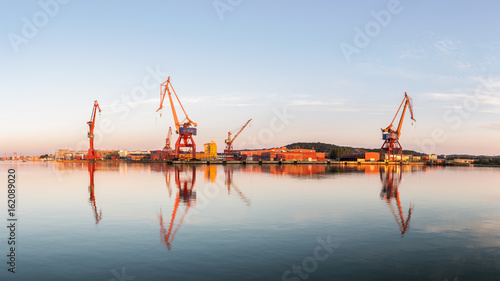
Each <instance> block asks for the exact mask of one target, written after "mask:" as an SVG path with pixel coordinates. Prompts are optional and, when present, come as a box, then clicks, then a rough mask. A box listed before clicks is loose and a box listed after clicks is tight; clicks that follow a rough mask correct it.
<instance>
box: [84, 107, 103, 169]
mask: <svg viewBox="0 0 500 281" xmlns="http://www.w3.org/2000/svg"><path fill="white" fill-rule="evenodd" d="M97 110H99V115H100V114H101V107H100V106H99V103H98V102H97V101H94V107H93V108H92V113H91V114H90V121H89V122H87V125H89V132H88V134H87V136H88V138H89V142H90V144H89V151H88V154H87V156H85V157H84V159H87V160H97V159H99V157H97V155H96V153H95V149H94V127H95V115H96V112H97Z"/></svg>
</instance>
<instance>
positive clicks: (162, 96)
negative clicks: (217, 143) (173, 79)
mask: <svg viewBox="0 0 500 281" xmlns="http://www.w3.org/2000/svg"><path fill="white" fill-rule="evenodd" d="M170 89H172V91H173V92H174V95H175V98H176V99H177V102H178V103H179V105H180V106H181V109H182V112H184V115H185V116H186V117H185V120H187V121H188V122H186V123H184V124H181V123H180V122H179V118H178V117H177V111H176V110H175V106H174V101H173V99H172V92H170ZM167 93H168V98H169V101H170V107H171V108H172V115H173V116H174V122H175V128H176V129H177V132H179V130H180V127H181V125H182V126H183V127H191V126H193V127H196V126H197V124H196V123H195V122H193V120H191V119H189V117H188V115H187V113H186V110H184V106H183V105H182V103H181V101H180V99H179V96H177V93H176V92H175V89H174V87H173V86H172V83H170V76H169V77H168V79H167V81H165V82H163V83H162V84H161V88H160V107H159V108H158V109H157V110H156V112H158V111H160V110H161V109H163V102H164V100H165V96H166V94H167Z"/></svg>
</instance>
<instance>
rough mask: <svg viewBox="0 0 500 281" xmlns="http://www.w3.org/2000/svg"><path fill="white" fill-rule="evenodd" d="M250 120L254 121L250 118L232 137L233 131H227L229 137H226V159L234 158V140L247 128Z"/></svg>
mask: <svg viewBox="0 0 500 281" xmlns="http://www.w3.org/2000/svg"><path fill="white" fill-rule="evenodd" d="M250 121H252V119H250V120H248V121H247V122H246V123H245V125H243V127H241V129H240V130H239V131H238V132H237V133H236V135H234V137H233V138H232V139H231V134H232V133H231V132H228V133H227V139H226V148H225V149H224V159H233V158H234V155H233V142H234V140H235V139H236V138H237V137H238V136H239V135H240V134H241V132H242V131H243V129H245V127H246V126H247V125H248V123H250Z"/></svg>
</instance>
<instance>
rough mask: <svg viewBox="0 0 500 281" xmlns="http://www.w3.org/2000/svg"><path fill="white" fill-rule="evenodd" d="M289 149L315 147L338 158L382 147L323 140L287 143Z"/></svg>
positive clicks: (406, 152) (406, 151)
mask: <svg viewBox="0 0 500 281" xmlns="http://www.w3.org/2000/svg"><path fill="white" fill-rule="evenodd" d="M286 148H288V149H315V150H316V151H317V152H326V153H329V155H330V158H337V157H339V156H340V155H342V154H351V153H363V152H380V148H361V147H351V146H339V145H335V144H328V143H322V142H295V143H292V144H289V145H286ZM403 154H411V155H417V156H423V155H425V154H423V153H420V152H416V151H413V150H403Z"/></svg>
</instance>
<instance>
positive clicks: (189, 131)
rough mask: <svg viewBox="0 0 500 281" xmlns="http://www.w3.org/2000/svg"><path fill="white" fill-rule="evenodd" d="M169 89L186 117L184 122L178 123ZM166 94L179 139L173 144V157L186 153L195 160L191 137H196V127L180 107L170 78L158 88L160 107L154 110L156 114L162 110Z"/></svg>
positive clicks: (194, 146)
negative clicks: (185, 149)
mask: <svg viewBox="0 0 500 281" xmlns="http://www.w3.org/2000/svg"><path fill="white" fill-rule="evenodd" d="M170 89H172V92H174V94H175V98H176V99H177V101H178V102H179V105H180V106H181V108H182V111H183V112H184V115H185V116H186V117H185V118H184V120H183V121H182V124H181V122H179V118H177V112H176V111H175V106H174V101H173V100H172V93H171V92H170ZM167 93H168V98H169V100H170V107H171V108H172V115H173V116H174V122H175V128H176V130H175V133H176V134H179V138H178V139H177V142H176V143H175V156H176V157H179V156H180V154H181V153H183V154H184V153H186V152H187V154H189V153H191V154H192V158H193V159H196V143H195V142H194V140H193V135H195V136H196V133H197V131H196V127H197V126H198V125H197V124H196V123H195V122H193V121H192V120H191V119H189V117H188V115H187V113H186V111H185V110H184V107H183V106H182V103H181V101H180V100H179V97H178V96H177V93H176V92H175V90H174V87H173V86H172V83H170V76H169V77H168V79H167V81H165V82H163V83H162V84H161V87H160V107H159V108H158V109H157V110H156V112H158V111H159V110H161V109H162V108H163V101H164V100H165V96H166V94H167ZM160 117H161V113H160ZM181 148H188V150H187V151H181Z"/></svg>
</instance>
